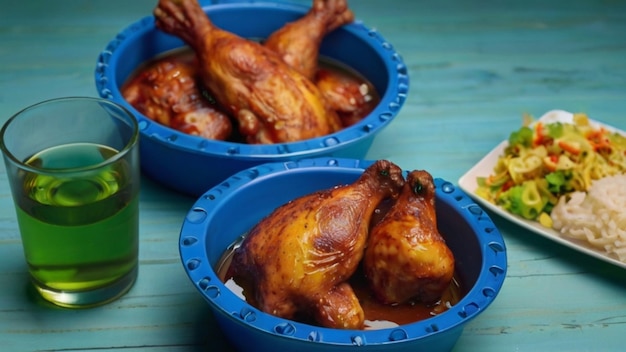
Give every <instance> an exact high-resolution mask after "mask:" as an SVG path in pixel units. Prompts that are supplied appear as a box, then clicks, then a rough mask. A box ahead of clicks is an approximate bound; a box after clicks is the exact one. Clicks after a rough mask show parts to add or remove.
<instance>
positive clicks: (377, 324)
mask: <svg viewBox="0 0 626 352" xmlns="http://www.w3.org/2000/svg"><path fill="white" fill-rule="evenodd" d="M238 243H240V242H237V243H233V245H231V246H229V248H228V249H227V250H226V251H225V252H224V254H223V256H222V258H221V259H220V261H219V262H218V265H217V268H218V269H217V274H218V276H219V278H220V279H221V280H222V281H223V282H224V283H225V285H226V287H228V288H229V289H230V290H231V291H233V292H234V293H235V294H236V295H237V296H239V298H241V299H243V300H245V301H246V302H248V303H250V304H251V305H253V306H254V305H255V302H254V300H253V298H252V297H248V296H247V295H246V293H248V292H252V290H253V288H252V287H251V286H250V283H247V282H243V281H242V280H239V279H234V278H232V277H226V276H227V274H226V273H227V272H228V268H229V266H230V263H231V260H232V256H233V254H234V251H235V249H236V248H237V246H238ZM350 285H351V286H352V289H353V290H354V292H355V294H356V295H357V297H358V298H359V302H360V303H361V307H362V308H363V311H364V313H365V325H366V326H365V329H366V330H373V329H383V328H388V327H393V326H397V325H404V324H408V323H413V322H416V321H420V320H424V319H427V318H429V317H432V316H434V315H437V314H441V313H443V312H445V311H446V310H448V309H449V308H450V307H452V306H453V305H454V304H456V303H457V302H458V301H459V300H460V299H461V296H462V293H461V286H460V284H459V280H458V279H457V277H456V275H455V277H454V278H453V280H452V282H451V283H450V286H449V287H448V288H447V289H446V290H445V291H444V293H443V295H442V297H441V299H440V300H439V301H438V302H436V303H434V304H431V305H425V304H423V303H421V302H409V303H406V304H399V305H387V304H383V303H380V302H379V301H378V300H377V299H376V298H375V297H374V296H373V295H372V293H371V290H370V289H369V287H368V285H367V281H366V279H365V276H364V275H363V273H362V272H361V271H360V270H359V271H357V272H356V273H355V274H354V275H353V276H352V278H351V279H350ZM250 296H251V295H250ZM294 320H297V321H300V322H303V323H308V324H312V325H314V324H315V323H314V322H312V321H310V319H307V318H306V317H298V318H295V319H294Z"/></svg>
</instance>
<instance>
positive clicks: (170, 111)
mask: <svg viewBox="0 0 626 352" xmlns="http://www.w3.org/2000/svg"><path fill="white" fill-rule="evenodd" d="M196 67H197V65H196V63H195V60H194V59H193V57H190V58H186V60H174V59H171V58H169V59H163V60H159V61H155V62H153V63H151V64H149V65H148V66H147V67H146V68H145V69H143V70H142V71H141V72H140V73H139V74H138V75H137V76H135V77H133V78H132V80H130V81H129V82H128V83H126V84H125V85H124V87H123V88H122V95H123V96H124V99H126V101H128V102H129V103H130V104H131V105H132V106H133V107H134V108H135V109H137V110H138V111H139V112H140V113H142V114H144V115H146V116H147V117H149V118H150V119H152V120H155V121H157V122H159V123H161V124H163V125H165V126H169V127H172V128H174V129H176V130H179V131H181V132H184V133H188V134H193V135H198V136H202V137H205V138H209V139H218V140H225V139H227V138H228V137H229V136H230V134H231V132H232V123H231V121H230V118H229V117H228V116H227V115H226V114H224V113H222V112H221V111H219V110H217V109H216V107H215V106H214V105H211V104H210V103H209V101H208V100H206V99H205V98H204V97H203V96H202V92H201V90H200V88H199V87H198V82H197V81H196V77H197V68H196Z"/></svg>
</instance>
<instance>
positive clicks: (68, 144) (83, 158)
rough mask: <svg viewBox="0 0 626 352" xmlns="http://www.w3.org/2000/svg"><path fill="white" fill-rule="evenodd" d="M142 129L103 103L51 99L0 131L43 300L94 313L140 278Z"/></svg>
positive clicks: (27, 255)
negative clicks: (138, 271) (96, 307)
mask: <svg viewBox="0 0 626 352" xmlns="http://www.w3.org/2000/svg"><path fill="white" fill-rule="evenodd" d="M138 139H139V133H138V126H137V122H136V120H135V118H134V116H133V115H132V114H131V113H130V112H129V111H128V110H126V109H125V108H123V107H121V106H119V105H117V104H115V103H113V102H111V101H108V100H104V99H99V98H90V97H67V98H58V99H52V100H47V101H44V102H41V103H38V104H35V105H33V106H30V107H27V108H25V109H23V110H22V111H20V112H18V113H17V114H15V115H14V116H12V117H11V118H9V120H8V121H7V122H6V123H5V124H4V126H3V127H2V130H1V131H0V149H1V150H2V153H3V155H4V162H5V165H6V172H7V178H8V181H9V184H10V187H11V194H12V196H13V201H14V204H15V211H16V215H17V221H18V225H19V230H20V235H21V239H22V244H23V249H24V256H25V259H26V263H27V265H28V272H29V275H30V278H31V281H32V283H33V284H34V287H35V288H36V290H37V291H38V292H39V293H40V294H41V296H42V297H43V298H45V299H46V300H48V301H50V302H52V303H54V304H56V305H59V306H63V307H70V308H74V307H91V306H96V305H100V304H104V303H107V302H110V301H112V300H114V299H116V298H118V297H120V296H122V295H123V294H125V293H126V292H127V291H128V290H129V289H130V288H131V286H132V285H133V283H134V282H135V279H136V277H137V255H138V232H139V206H138V195H139V180H140V177H139V154H138Z"/></svg>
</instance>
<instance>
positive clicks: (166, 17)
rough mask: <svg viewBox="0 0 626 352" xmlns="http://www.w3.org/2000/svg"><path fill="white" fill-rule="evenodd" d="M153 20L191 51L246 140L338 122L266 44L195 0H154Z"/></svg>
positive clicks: (281, 137) (300, 135) (321, 130)
mask: <svg viewBox="0 0 626 352" xmlns="http://www.w3.org/2000/svg"><path fill="white" fill-rule="evenodd" d="M154 16H155V18H156V26H157V27H158V28H160V29H161V30H163V31H165V32H167V33H170V34H173V35H176V36H178V37H179V38H181V39H182V40H183V41H185V42H186V43H187V44H188V45H189V46H190V47H192V49H193V50H194V51H195V53H196V55H197V57H198V61H199V65H200V66H199V71H200V73H201V78H202V82H203V84H204V86H205V87H206V88H207V89H208V90H209V91H210V92H211V94H212V95H213V96H214V97H215V98H216V100H217V101H218V102H219V103H220V104H221V106H222V107H223V108H224V109H225V110H226V111H228V112H229V113H230V114H231V115H232V116H233V117H234V118H235V119H236V120H237V122H238V123H239V131H240V132H241V134H242V135H244V136H246V140H247V142H248V143H276V142H291V141H298V140H302V139H308V138H313V137H317V136H322V135H326V134H329V133H332V132H334V131H337V130H338V129H339V128H341V122H340V121H339V118H338V116H337V114H336V113H335V111H334V110H332V109H330V108H329V107H328V106H327V104H326V101H325V99H324V97H323V96H322V94H321V92H320V91H319V89H318V88H317V86H315V84H313V83H312V82H311V81H310V80H309V79H307V78H306V77H305V76H303V75H302V74H300V73H299V72H298V71H297V70H295V69H293V68H292V67H290V66H289V65H287V64H286V63H284V62H283V61H282V60H281V58H280V57H279V56H278V54H276V53H275V52H273V51H272V50H270V49H268V48H266V47H264V46H262V45H261V44H259V43H256V42H254V41H251V40H247V39H244V38H241V37H239V36H237V35H235V34H233V33H230V32H228V31H224V30H222V29H219V28H217V27H216V26H214V25H213V23H212V22H211V21H210V20H209V18H208V17H207V15H206V14H205V13H204V12H203V10H202V8H201V7H200V5H199V4H198V3H197V1H196V0H160V1H159V3H158V6H157V7H156V8H155V10H154Z"/></svg>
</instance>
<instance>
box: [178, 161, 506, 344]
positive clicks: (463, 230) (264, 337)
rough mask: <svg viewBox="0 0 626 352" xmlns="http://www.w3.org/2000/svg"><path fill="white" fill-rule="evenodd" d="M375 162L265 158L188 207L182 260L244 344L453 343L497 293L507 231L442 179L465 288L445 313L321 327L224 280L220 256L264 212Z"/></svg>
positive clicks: (348, 178) (442, 216)
mask: <svg viewBox="0 0 626 352" xmlns="http://www.w3.org/2000/svg"><path fill="white" fill-rule="evenodd" d="M371 163H372V162H371V161H358V160H354V159H339V158H315V159H306V160H301V161H292V162H284V163H268V164H264V165H260V166H257V167H253V168H250V169H247V170H244V171H241V172H239V173H237V174H235V175H234V176H232V177H230V178H229V179H227V180H226V181H225V182H223V183H221V184H220V185H219V186H216V187H214V188H212V189H210V190H209V191H207V192H206V193H204V195H203V196H201V197H200V198H199V199H198V200H197V202H196V203H195V205H194V206H193V207H192V208H191V210H190V211H189V212H188V214H187V216H186V218H185V221H184V223H183V226H182V229H181V234H180V243H179V245H180V255H181V259H182V263H183V265H184V268H185V270H186V272H187V274H188V276H189V278H190V279H191V281H192V282H193V284H194V286H195V287H196V288H197V289H198V291H199V292H200V293H201V294H202V296H203V297H204V298H205V299H206V301H207V302H208V303H209V305H210V307H211V309H212V311H213V312H214V316H215V318H216V321H217V323H218V324H219V325H220V326H221V328H222V331H223V332H224V334H225V335H226V337H227V338H228V339H229V340H230V341H231V343H232V344H233V345H234V346H236V347H237V348H238V349H240V350H244V351H247V350H251V351H252V350H254V351H314V350H315V351H319V350H323V351H344V350H348V349H349V348H354V347H355V346H360V348H359V349H358V350H359V351H389V350H392V349H393V351H449V350H450V349H452V347H453V346H454V344H455V343H456V341H457V339H458V338H459V336H460V335H461V333H462V331H463V327H464V326H465V324H467V322H469V321H470V320H471V319H473V318H475V317H476V316H478V315H479V314H480V313H482V312H484V311H485V309H486V308H487V306H488V305H489V304H490V303H491V302H493V300H494V299H495V298H496V295H497V294H498V292H499V291H500V288H501V287H502V284H503V282H504V278H505V274H506V264H507V262H506V249H505V245H504V241H503V239H502V236H501V235H500V232H499V231H498V230H497V228H496V227H495V225H494V224H493V222H492V221H491V219H490V218H489V216H488V215H487V214H486V213H485V212H484V211H483V210H482V209H481V208H480V207H479V206H478V205H477V204H475V203H474V202H473V201H472V200H471V198H469V197H468V196H467V195H466V194H465V193H463V191H461V190H460V189H458V188H457V187H455V185H453V184H452V183H449V182H446V181H444V180H442V179H435V184H436V196H437V210H436V211H437V217H438V226H439V230H440V232H441V233H442V235H443V236H444V237H445V238H446V242H447V244H448V245H449V246H450V248H451V250H452V251H453V253H454V255H455V260H456V272H457V274H458V276H459V278H460V281H461V283H462V286H463V287H464V288H465V290H466V291H467V292H466V293H465V295H464V296H463V298H462V299H461V300H460V301H459V302H458V303H457V304H456V305H454V306H452V307H451V308H450V309H449V310H447V311H446V312H444V313H442V314H440V315H437V316H434V317H432V318H428V319H426V320H422V321H418V322H415V323H411V324H407V325H401V326H399V327H396V328H386V329H380V330H363V331H362V330H337V329H328V328H321V327H317V326H312V325H307V324H302V323H298V322H294V321H290V320H285V319H281V318H278V317H275V316H272V315H270V314H267V313H264V312H262V311H259V310H258V309H256V308H254V307H252V306H250V305H249V304H248V303H246V302H245V301H244V300H242V299H240V298H239V297H238V296H236V295H235V294H234V293H233V292H232V291H231V290H230V289H228V288H227V287H226V286H225V285H224V284H223V283H222V282H221V281H220V279H219V277H218V276H217V274H216V268H215V266H216V265H217V263H218V261H219V260H220V257H221V256H222V254H223V253H224V251H225V250H226V249H227V248H228V246H229V245H231V244H232V243H233V242H234V241H235V240H236V239H237V238H239V237H240V236H241V235H242V234H244V233H246V232H247V231H248V230H249V229H250V228H251V227H252V226H253V225H254V224H256V223H257V222H258V221H260V220H261V219H262V218H263V217H264V216H266V215H268V214H269V213H270V212H272V211H273V210H274V209H275V208H276V207H278V206H280V205H282V204H284V203H286V202H288V201H289V200H291V199H294V198H296V197H299V196H302V195H304V194H308V193H311V192H314V191H317V190H321V189H327V188H330V187H333V186H335V185H339V184H346V183H351V182H353V181H354V180H356V179H357V178H358V176H359V175H360V174H361V173H362V172H363V170H364V169H365V168H366V167H367V166H369V165H371ZM244 336H245V338H242V337H244Z"/></svg>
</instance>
